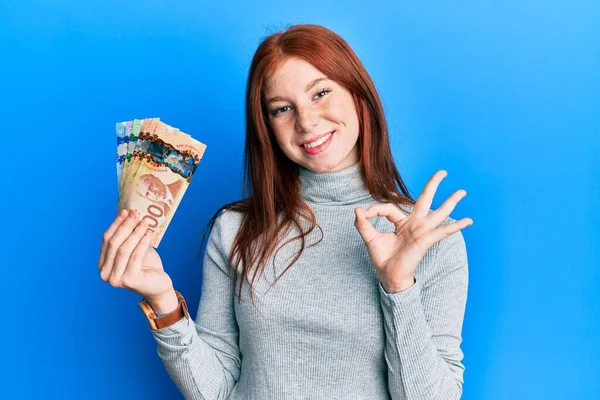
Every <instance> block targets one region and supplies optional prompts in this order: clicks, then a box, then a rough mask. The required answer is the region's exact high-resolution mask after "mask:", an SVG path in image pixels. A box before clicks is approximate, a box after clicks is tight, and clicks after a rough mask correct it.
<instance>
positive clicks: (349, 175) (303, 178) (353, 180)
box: [298, 161, 371, 203]
mask: <svg viewBox="0 0 600 400" xmlns="http://www.w3.org/2000/svg"><path fill="white" fill-rule="evenodd" d="M361 169H362V164H361V162H360V161H359V162H357V163H356V164H354V165H351V166H350V167H348V168H345V169H342V170H339V171H334V172H314V171H311V170H309V169H307V168H304V167H303V166H301V165H298V172H299V176H300V191H301V192H300V193H301V195H302V197H303V198H304V199H305V200H306V201H308V202H312V203H352V202H353V201H355V200H358V199H364V198H365V197H369V196H370V195H371V194H370V193H369V190H368V189H367V187H366V185H365V182H364V179H363V177H362V174H361Z"/></svg>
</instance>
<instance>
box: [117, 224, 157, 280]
mask: <svg viewBox="0 0 600 400" xmlns="http://www.w3.org/2000/svg"><path fill="white" fill-rule="evenodd" d="M152 233H153V231H152V230H151V229H147V230H146V233H145V234H144V236H143V237H142V240H140V242H139V243H138V245H137V246H136V247H135V249H134V250H133V253H131V257H129V264H127V268H125V271H124V272H123V275H122V276H121V283H122V284H123V286H124V287H127V288H129V287H130V285H129V283H128V282H130V281H131V277H134V276H139V274H140V273H141V272H142V267H143V264H142V263H143V261H144V257H146V253H148V249H150V244H151V243H152Z"/></svg>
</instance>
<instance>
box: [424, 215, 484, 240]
mask: <svg viewBox="0 0 600 400" xmlns="http://www.w3.org/2000/svg"><path fill="white" fill-rule="evenodd" d="M471 225H473V220H472V219H471V218H463V219H461V220H459V221H454V222H452V223H450V224H448V225H444V226H440V227H439V228H437V229H435V230H433V232H431V236H430V239H431V240H432V243H431V244H432V245H433V243H437V242H439V241H440V240H442V239H444V238H447V237H448V236H450V235H452V234H454V233H456V232H458V231H460V230H461V229H464V228H466V227H467V226H471Z"/></svg>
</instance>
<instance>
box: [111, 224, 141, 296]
mask: <svg viewBox="0 0 600 400" xmlns="http://www.w3.org/2000/svg"><path fill="white" fill-rule="evenodd" d="M147 230H148V224H147V223H146V221H144V220H141V221H140V222H139V223H138V224H137V226H136V227H135V229H134V230H133V232H132V233H131V235H129V237H128V238H127V239H126V240H125V241H124V242H123V244H122V245H121V247H119V250H117V254H116V256H115V263H114V265H113V268H112V271H111V274H110V277H109V278H108V281H109V283H110V284H111V285H112V286H116V287H118V286H120V285H121V276H122V275H123V272H125V269H126V268H127V265H128V264H129V261H130V258H131V255H132V253H133V251H134V250H135V248H136V247H137V245H138V244H139V243H140V241H141V240H142V239H143V237H144V235H145V234H146V231H147Z"/></svg>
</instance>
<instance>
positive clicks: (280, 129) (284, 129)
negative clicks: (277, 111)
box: [271, 119, 294, 152]
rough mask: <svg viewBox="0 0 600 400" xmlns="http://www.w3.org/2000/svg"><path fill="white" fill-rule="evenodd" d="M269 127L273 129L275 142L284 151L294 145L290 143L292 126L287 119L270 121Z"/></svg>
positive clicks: (292, 131) (292, 133)
mask: <svg viewBox="0 0 600 400" xmlns="http://www.w3.org/2000/svg"><path fill="white" fill-rule="evenodd" d="M271 129H272V130H273V134H274V135H275V140H276V141H277V144H278V145H279V147H280V148H281V149H282V150H283V151H284V152H287V151H288V149H291V148H293V147H294V146H293V144H292V140H293V136H294V126H293V124H290V122H289V119H286V120H279V121H276V122H271Z"/></svg>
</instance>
